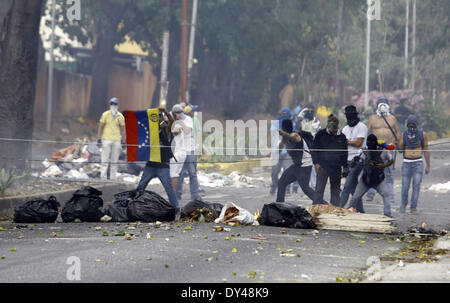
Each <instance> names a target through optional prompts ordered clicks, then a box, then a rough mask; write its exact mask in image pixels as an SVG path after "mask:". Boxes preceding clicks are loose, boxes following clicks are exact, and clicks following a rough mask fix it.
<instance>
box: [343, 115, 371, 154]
mask: <svg viewBox="0 0 450 303" xmlns="http://www.w3.org/2000/svg"><path fill="white" fill-rule="evenodd" d="M367 131H368V130H367V126H366V125H365V124H364V123H362V122H361V121H359V122H358V124H356V125H355V126H353V127H350V126H349V125H346V126H345V127H344V129H343V130H342V133H343V134H344V135H345V137H346V138H347V140H349V141H356V139H358V138H364V142H363V145H362V146H361V147H355V146H351V145H349V146H348V158H347V160H348V161H352V160H353V158H354V157H356V156H357V155H358V154H359V151H360V149H362V148H365V147H366V139H367Z"/></svg>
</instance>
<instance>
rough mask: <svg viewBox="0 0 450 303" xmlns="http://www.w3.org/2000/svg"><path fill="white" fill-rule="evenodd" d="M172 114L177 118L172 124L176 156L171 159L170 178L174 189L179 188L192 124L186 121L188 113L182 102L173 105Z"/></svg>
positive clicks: (173, 149)
mask: <svg viewBox="0 0 450 303" xmlns="http://www.w3.org/2000/svg"><path fill="white" fill-rule="evenodd" d="M172 116H173V117H174V119H175V122H174V123H173V124H172V134H173V135H174V137H173V141H172V152H173V156H174V157H173V158H171V159H170V178H171V180H172V187H173V189H174V190H177V188H178V179H179V177H180V173H181V169H182V168H183V165H184V162H185V161H186V155H187V151H188V150H189V136H190V133H191V131H192V125H190V126H189V125H188V124H189V123H188V124H186V123H185V117H186V115H185V114H184V110H183V107H181V105H180V104H175V105H174V106H173V108H172ZM191 122H192V119H191Z"/></svg>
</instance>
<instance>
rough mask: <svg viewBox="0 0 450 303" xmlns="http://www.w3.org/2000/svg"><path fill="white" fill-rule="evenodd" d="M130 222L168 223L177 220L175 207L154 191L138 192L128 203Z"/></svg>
mask: <svg viewBox="0 0 450 303" xmlns="http://www.w3.org/2000/svg"><path fill="white" fill-rule="evenodd" d="M128 217H129V219H130V221H142V222H156V221H161V222H168V221H173V220H175V207H174V206H173V205H172V204H170V203H169V202H167V201H166V200H165V199H164V198H163V197H161V196H160V195H158V194H157V193H154V192H152V191H146V190H138V191H136V195H135V196H134V197H133V199H132V201H130V202H129V203H128Z"/></svg>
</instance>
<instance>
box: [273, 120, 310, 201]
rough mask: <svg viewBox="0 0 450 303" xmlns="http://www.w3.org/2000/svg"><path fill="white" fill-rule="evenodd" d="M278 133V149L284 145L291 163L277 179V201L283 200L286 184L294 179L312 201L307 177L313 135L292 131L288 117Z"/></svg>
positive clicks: (292, 127) (308, 174)
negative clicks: (279, 141)
mask: <svg viewBox="0 0 450 303" xmlns="http://www.w3.org/2000/svg"><path fill="white" fill-rule="evenodd" d="M280 135H281V137H282V138H283V139H282V140H281V143H280V147H279V150H281V149H282V147H283V146H286V147H287V151H288V154H289V156H290V157H291V158H292V161H293V164H292V165H290V166H289V167H288V168H287V169H286V170H285V171H284V172H283V174H282V175H281V178H280V180H279V181H278V192H277V202H284V197H285V193H286V186H288V185H289V184H291V183H293V182H294V181H297V182H298V184H299V185H300V187H301V188H302V190H303V192H304V193H305V194H306V195H307V196H308V198H310V199H311V200H312V201H314V190H313V189H312V188H311V187H309V179H310V176H311V169H312V165H313V161H312V156H311V152H310V150H309V146H311V145H312V143H313V136H312V135H311V133H308V132H304V131H300V132H296V131H294V125H293V122H292V120H290V119H284V120H283V122H282V124H281V130H280Z"/></svg>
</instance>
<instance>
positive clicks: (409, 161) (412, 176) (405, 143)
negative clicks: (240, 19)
mask: <svg viewBox="0 0 450 303" xmlns="http://www.w3.org/2000/svg"><path fill="white" fill-rule="evenodd" d="M418 124H419V123H418V120H417V117H416V116H415V115H410V116H409V117H408V120H407V121H406V126H407V127H408V130H406V131H405V132H404V133H403V135H402V136H401V138H400V144H399V149H400V150H403V165H402V205H401V206H400V212H401V213H404V212H405V210H406V206H407V205H408V192H409V186H410V184H411V180H412V196H411V213H412V214H414V213H416V212H417V202H418V200H419V193H420V184H421V183H422V177H423V160H422V156H423V155H424V156H425V161H426V165H427V166H426V167H425V173H426V174H428V173H429V172H430V151H429V150H428V138H427V134H426V133H425V132H424V131H423V130H419V129H418Z"/></svg>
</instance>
